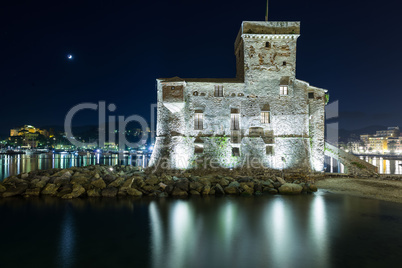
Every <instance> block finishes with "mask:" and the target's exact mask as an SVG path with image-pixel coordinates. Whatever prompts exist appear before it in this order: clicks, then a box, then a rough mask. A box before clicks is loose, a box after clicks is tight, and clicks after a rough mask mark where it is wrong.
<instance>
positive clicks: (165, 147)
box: [150, 21, 327, 171]
mask: <svg viewBox="0 0 402 268" xmlns="http://www.w3.org/2000/svg"><path fill="white" fill-rule="evenodd" d="M299 34H300V23H299V22H273V21H269V22H248V21H245V22H243V23H242V25H241V28H240V31H239V34H238V36H237V38H236V41H235V55H236V65H237V75H236V78H233V79H182V78H179V77H174V78H168V79H157V91H158V106H157V109H158V113H157V137H156V142H155V148H154V152H153V155H152V158H151V162H150V165H151V166H155V165H158V166H159V165H161V164H162V163H164V165H165V167H166V168H171V169H186V168H191V167H195V166H203V165H206V164H208V163H209V162H208V161H213V163H212V164H213V165H214V166H217V165H219V166H221V167H227V168H234V167H239V166H243V167H250V165H251V164H252V163H254V164H252V165H254V166H255V163H256V160H257V161H258V162H259V163H260V164H262V165H263V166H265V167H271V168H275V169H282V168H284V169H300V168H301V169H305V170H314V171H322V170H323V167H324V124H325V121H324V120H325V118H324V107H325V104H326V99H327V98H326V97H327V96H326V90H324V89H321V88H317V87H313V86H310V85H309V84H308V83H307V82H304V81H300V80H297V79H296V78H295V73H296V42H297V38H298V37H299ZM211 159H212V160H211ZM209 164H210V163H209ZM209 164H208V165H209Z"/></svg>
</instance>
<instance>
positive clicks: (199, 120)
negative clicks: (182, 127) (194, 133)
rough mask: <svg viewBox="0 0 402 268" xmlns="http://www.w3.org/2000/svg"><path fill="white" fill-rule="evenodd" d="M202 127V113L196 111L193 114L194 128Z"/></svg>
mask: <svg viewBox="0 0 402 268" xmlns="http://www.w3.org/2000/svg"><path fill="white" fill-rule="evenodd" d="M203 127H204V114H203V113H200V112H196V113H195V114H194V129H195V130H203Z"/></svg>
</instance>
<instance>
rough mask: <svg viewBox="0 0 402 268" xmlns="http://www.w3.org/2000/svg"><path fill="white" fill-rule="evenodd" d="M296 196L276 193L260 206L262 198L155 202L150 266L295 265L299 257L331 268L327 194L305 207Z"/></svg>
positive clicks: (151, 211) (152, 207)
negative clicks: (209, 202)
mask: <svg viewBox="0 0 402 268" xmlns="http://www.w3.org/2000/svg"><path fill="white" fill-rule="evenodd" d="M292 198H294V197H290V199H286V198H283V197H281V196H275V197H272V198H270V199H269V200H265V201H264V202H263V203H262V204H259V203H258V199H250V200H245V199H240V198H239V199H230V198H227V199H223V200H219V202H218V200H214V201H213V202H212V203H213V205H211V206H210V207H208V208H207V209H205V207H204V209H203V210H202V211H197V208H198V206H195V205H194V202H195V201H194V200H193V201H192V202H189V201H183V200H175V201H172V202H166V203H164V202H156V201H153V202H152V203H151V204H150V206H149V215H150V227H151V237H150V238H151V255H152V267H198V263H199V264H200V265H201V264H203V265H205V263H206V262H208V263H209V264H210V265H209V267H222V265H223V266H225V267H231V266H233V267H264V266H265V267H266V266H267V265H269V266H270V267H297V266H298V264H299V260H301V259H303V260H304V263H305V264H306V265H309V266H308V267H327V266H328V265H327V264H328V261H329V260H328V256H327V254H328V253H327V251H328V245H327V243H328V241H327V235H326V234H327V221H326V215H325V203H324V200H323V198H322V197H321V196H317V197H313V198H314V199H313V200H311V202H310V203H309V206H306V207H303V208H300V207H298V206H297V202H294V201H295V200H292ZM315 198H316V199H315ZM200 202H205V201H200ZM310 204H311V205H310ZM251 207H252V211H253V212H252V213H250V209H251ZM306 216H307V217H306ZM251 249H253V250H251ZM311 252H313V254H312V253H311ZM306 256H308V257H307V258H306Z"/></svg>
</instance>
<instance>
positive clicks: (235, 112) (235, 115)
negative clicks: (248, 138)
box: [230, 109, 240, 130]
mask: <svg viewBox="0 0 402 268" xmlns="http://www.w3.org/2000/svg"><path fill="white" fill-rule="evenodd" d="M239 119H240V114H239V109H232V110H231V114H230V129H231V130H239V129H240V123H239Z"/></svg>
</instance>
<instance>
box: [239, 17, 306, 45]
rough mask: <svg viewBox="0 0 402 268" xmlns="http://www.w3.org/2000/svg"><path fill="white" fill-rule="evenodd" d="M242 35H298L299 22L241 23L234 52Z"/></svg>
mask: <svg viewBox="0 0 402 268" xmlns="http://www.w3.org/2000/svg"><path fill="white" fill-rule="evenodd" d="M243 34H252V35H282V36H283V35H296V36H299V35H300V21H243V22H242V24H241V27H240V30H239V33H238V34H237V37H236V41H235V50H236V47H237V45H238V44H239V43H240V41H241V37H242V35H243Z"/></svg>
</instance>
